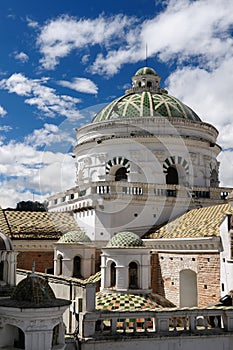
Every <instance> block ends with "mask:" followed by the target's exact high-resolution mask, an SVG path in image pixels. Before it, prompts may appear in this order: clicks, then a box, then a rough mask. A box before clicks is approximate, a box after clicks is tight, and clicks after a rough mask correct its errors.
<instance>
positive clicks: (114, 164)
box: [106, 157, 130, 175]
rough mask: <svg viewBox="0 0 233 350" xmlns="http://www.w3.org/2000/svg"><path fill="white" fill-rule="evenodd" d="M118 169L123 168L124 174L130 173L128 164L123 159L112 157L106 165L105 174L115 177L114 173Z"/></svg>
mask: <svg viewBox="0 0 233 350" xmlns="http://www.w3.org/2000/svg"><path fill="white" fill-rule="evenodd" d="M120 168H125V169H126V173H127V174H128V173H129V172H130V162H129V160H128V159H126V158H124V157H114V158H113V159H111V160H109V161H108V163H107V164H106V174H107V175H108V174H110V175H115V173H116V171H117V170H118V169H120Z"/></svg>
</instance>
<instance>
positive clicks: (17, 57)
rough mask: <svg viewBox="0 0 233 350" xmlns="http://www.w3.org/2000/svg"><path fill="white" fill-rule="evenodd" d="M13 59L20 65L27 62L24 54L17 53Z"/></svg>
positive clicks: (26, 56)
mask: <svg viewBox="0 0 233 350" xmlns="http://www.w3.org/2000/svg"><path fill="white" fill-rule="evenodd" d="M15 59H16V60H18V61H20V62H22V63H26V62H27V61H28V60H29V57H28V55H27V54H26V53H25V52H18V53H16V54H15Z"/></svg>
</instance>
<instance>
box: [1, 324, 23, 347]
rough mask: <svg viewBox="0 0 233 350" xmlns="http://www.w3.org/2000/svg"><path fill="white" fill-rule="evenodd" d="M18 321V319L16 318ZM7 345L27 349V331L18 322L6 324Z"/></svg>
mask: <svg viewBox="0 0 233 350" xmlns="http://www.w3.org/2000/svg"><path fill="white" fill-rule="evenodd" d="M15 321H16V322H17V320H15ZM5 334H6V335H7V337H6V338H5V345H6V346H7V347H10V348H14V349H25V333H24V331H23V330H22V329H21V328H20V327H18V326H17V325H16V324H13V323H8V324H6V325H5Z"/></svg>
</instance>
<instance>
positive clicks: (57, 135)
mask: <svg viewBox="0 0 233 350" xmlns="http://www.w3.org/2000/svg"><path fill="white" fill-rule="evenodd" d="M64 140H65V141H66V142H70V144H72V143H74V139H73V138H72V137H71V136H70V133H67V132H65V131H62V130H61V129H59V127H58V126H57V125H54V124H47V123H46V124H45V125H44V128H42V129H36V130H34V131H33V133H32V134H31V135H28V136H27V137H26V138H25V143H26V144H27V145H31V146H34V147H38V146H50V145H52V144H54V143H61V142H64Z"/></svg>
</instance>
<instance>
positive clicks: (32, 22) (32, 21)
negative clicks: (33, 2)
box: [26, 17, 39, 28]
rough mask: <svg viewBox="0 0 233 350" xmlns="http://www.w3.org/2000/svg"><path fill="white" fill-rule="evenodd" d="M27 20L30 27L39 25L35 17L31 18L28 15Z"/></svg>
mask: <svg viewBox="0 0 233 350" xmlns="http://www.w3.org/2000/svg"><path fill="white" fill-rule="evenodd" d="M26 21H27V24H28V27H30V28H37V27H39V23H38V22H36V21H34V20H33V19H31V18H30V17H26Z"/></svg>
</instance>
